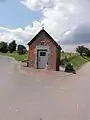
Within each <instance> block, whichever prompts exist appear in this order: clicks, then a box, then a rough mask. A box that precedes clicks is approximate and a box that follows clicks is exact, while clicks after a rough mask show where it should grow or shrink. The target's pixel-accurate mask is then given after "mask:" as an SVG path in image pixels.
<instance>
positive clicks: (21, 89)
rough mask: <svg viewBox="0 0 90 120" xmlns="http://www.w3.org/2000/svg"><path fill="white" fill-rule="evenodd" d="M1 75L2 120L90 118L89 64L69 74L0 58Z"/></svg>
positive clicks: (88, 119)
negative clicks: (34, 69)
mask: <svg viewBox="0 0 90 120" xmlns="http://www.w3.org/2000/svg"><path fill="white" fill-rule="evenodd" d="M0 76H2V78H0V120H40V118H41V119H42V120H90V63H87V64H86V65H85V66H84V67H83V68H82V69H81V70H79V71H78V72H77V74H76V75H67V74H63V73H59V72H45V71H43V72H41V71H28V70H25V69H21V68H18V69H17V68H16V63H14V62H12V61H10V60H9V59H7V58H0Z"/></svg>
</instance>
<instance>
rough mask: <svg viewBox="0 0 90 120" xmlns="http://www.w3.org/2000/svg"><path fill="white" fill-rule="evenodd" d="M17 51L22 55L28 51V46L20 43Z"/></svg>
mask: <svg viewBox="0 0 90 120" xmlns="http://www.w3.org/2000/svg"><path fill="white" fill-rule="evenodd" d="M17 52H18V53H19V54H20V55H22V54H25V53H26V47H25V46H23V45H18V48H17Z"/></svg>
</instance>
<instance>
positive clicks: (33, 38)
mask: <svg viewBox="0 0 90 120" xmlns="http://www.w3.org/2000/svg"><path fill="white" fill-rule="evenodd" d="M43 32H44V33H45V34H46V36H47V37H48V38H50V39H51V40H52V42H53V43H54V44H55V45H56V46H57V47H59V49H61V47H60V45H58V43H57V42H56V41H55V40H54V39H53V38H52V37H51V36H50V35H49V34H48V33H47V32H46V31H45V30H44V29H42V30H41V31H40V32H39V33H38V34H37V35H36V36H35V37H34V38H33V39H32V40H31V41H30V42H29V43H28V45H31V44H32V43H33V42H34V41H35V40H36V39H37V38H38V36H39V35H40V34H42V33H43Z"/></svg>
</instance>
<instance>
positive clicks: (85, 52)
mask: <svg viewBox="0 0 90 120" xmlns="http://www.w3.org/2000/svg"><path fill="white" fill-rule="evenodd" d="M84 54H85V55H86V56H87V57H90V50H89V49H88V48H85V49H84Z"/></svg>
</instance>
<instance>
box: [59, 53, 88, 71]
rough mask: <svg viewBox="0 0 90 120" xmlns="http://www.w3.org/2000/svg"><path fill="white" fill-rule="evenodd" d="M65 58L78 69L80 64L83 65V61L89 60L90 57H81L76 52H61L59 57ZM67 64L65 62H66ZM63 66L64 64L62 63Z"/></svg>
mask: <svg viewBox="0 0 90 120" xmlns="http://www.w3.org/2000/svg"><path fill="white" fill-rule="evenodd" d="M65 57H66V58H67V59H68V61H69V62H70V63H72V64H73V67H74V68H75V69H79V68H80V67H81V66H83V65H84V64H85V63H87V62H89V61H90V58H87V57H82V56H80V55H79V54H77V53H62V54H61V58H62V59H64V58H65ZM66 64H67V63H66ZM64 66H65V65H64Z"/></svg>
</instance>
